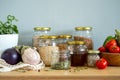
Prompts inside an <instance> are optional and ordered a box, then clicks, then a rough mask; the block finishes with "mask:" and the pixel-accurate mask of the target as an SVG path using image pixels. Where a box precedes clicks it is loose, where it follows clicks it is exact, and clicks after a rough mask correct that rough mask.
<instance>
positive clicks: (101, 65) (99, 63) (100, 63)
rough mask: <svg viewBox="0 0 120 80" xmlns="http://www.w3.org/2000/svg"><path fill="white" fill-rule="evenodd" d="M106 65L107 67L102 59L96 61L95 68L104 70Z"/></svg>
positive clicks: (106, 63)
mask: <svg viewBox="0 0 120 80" xmlns="http://www.w3.org/2000/svg"><path fill="white" fill-rule="evenodd" d="M107 65H108V62H107V61H106V60H105V59H104V58H101V59H99V60H97V61H96V67H97V68H98V69H105V68H106V67H107Z"/></svg>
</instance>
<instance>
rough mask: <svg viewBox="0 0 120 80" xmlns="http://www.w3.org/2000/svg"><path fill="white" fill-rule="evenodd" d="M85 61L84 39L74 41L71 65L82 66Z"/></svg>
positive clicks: (85, 48)
mask: <svg viewBox="0 0 120 80" xmlns="http://www.w3.org/2000/svg"><path fill="white" fill-rule="evenodd" d="M86 63H87V47H86V45H85V42H84V41H75V45H74V50H73V54H71V66H84V65H86Z"/></svg>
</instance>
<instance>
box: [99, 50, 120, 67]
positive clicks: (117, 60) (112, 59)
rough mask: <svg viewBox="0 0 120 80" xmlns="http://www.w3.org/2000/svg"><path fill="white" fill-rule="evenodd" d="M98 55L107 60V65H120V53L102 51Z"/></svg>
mask: <svg viewBox="0 0 120 80" xmlns="http://www.w3.org/2000/svg"><path fill="white" fill-rule="evenodd" d="M100 56H101V57H102V58H104V59H106V60H107V62H108V65H109V66H120V53H110V52H102V53H101V55H100Z"/></svg>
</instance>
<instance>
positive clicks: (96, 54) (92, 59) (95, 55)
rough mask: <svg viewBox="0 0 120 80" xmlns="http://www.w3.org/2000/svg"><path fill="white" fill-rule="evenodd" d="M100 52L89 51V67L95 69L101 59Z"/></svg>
mask: <svg viewBox="0 0 120 80" xmlns="http://www.w3.org/2000/svg"><path fill="white" fill-rule="evenodd" d="M99 53H100V51H99V50H88V56H87V65H88V66H90V67H94V66H95V63H96V61H97V60H99V59H100V56H99Z"/></svg>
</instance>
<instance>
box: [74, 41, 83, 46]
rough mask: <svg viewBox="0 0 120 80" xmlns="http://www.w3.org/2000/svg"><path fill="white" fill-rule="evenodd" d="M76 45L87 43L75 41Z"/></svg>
mask: <svg viewBox="0 0 120 80" xmlns="http://www.w3.org/2000/svg"><path fill="white" fill-rule="evenodd" d="M75 44H77V45H84V44H85V42H84V41H75Z"/></svg>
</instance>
